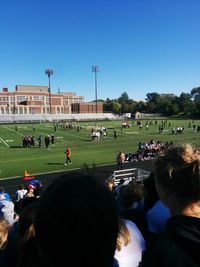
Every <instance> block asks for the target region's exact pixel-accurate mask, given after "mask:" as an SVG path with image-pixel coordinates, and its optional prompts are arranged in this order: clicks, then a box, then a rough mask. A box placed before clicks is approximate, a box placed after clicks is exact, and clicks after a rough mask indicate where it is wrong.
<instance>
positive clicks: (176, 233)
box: [140, 216, 200, 267]
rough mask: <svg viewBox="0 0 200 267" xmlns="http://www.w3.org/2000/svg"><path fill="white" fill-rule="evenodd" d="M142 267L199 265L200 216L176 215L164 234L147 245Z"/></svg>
mask: <svg viewBox="0 0 200 267" xmlns="http://www.w3.org/2000/svg"><path fill="white" fill-rule="evenodd" d="M140 266H142V267H199V266H200V218H196V217H189V216H174V217H171V218H170V219H168V221H167V224H166V230H165V232H164V234H162V235H159V236H157V237H156V238H155V239H154V240H152V242H150V243H149V244H148V245H147V248H146V250H145V251H144V253H143V257H142V262H141V264H140Z"/></svg>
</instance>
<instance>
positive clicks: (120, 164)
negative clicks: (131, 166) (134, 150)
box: [117, 150, 125, 170]
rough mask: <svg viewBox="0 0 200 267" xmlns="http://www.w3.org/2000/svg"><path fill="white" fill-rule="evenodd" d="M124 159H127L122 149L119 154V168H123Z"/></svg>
mask: <svg viewBox="0 0 200 267" xmlns="http://www.w3.org/2000/svg"><path fill="white" fill-rule="evenodd" d="M124 161H125V154H124V153H123V152H122V150H120V151H119V154H118V155H117V169H118V170H123V168H124Z"/></svg>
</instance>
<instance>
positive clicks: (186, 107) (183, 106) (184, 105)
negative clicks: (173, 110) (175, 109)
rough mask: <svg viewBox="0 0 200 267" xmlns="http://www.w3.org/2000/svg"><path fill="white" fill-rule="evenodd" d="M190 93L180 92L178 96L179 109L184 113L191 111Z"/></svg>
mask: <svg viewBox="0 0 200 267" xmlns="http://www.w3.org/2000/svg"><path fill="white" fill-rule="evenodd" d="M191 98H192V97H191V94H189V93H181V94H180V96H179V98H178V106H179V111H180V112H184V113H191V112H192V111H193V109H194V108H193V102H192V100H191Z"/></svg>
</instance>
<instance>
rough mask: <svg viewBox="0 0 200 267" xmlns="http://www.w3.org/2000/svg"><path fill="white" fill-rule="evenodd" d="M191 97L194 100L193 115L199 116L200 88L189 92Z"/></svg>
mask: <svg viewBox="0 0 200 267" xmlns="http://www.w3.org/2000/svg"><path fill="white" fill-rule="evenodd" d="M191 97H192V98H193V100H194V113H195V114H198V115H200V87H195V88H193V89H192V90H191Z"/></svg>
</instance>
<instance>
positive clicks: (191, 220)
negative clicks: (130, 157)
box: [140, 144, 200, 267]
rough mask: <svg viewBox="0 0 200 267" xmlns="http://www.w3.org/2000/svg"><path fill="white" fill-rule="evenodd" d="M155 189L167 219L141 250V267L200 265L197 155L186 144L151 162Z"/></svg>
mask: <svg viewBox="0 0 200 267" xmlns="http://www.w3.org/2000/svg"><path fill="white" fill-rule="evenodd" d="M155 182H156V189H157V192H158V194H159V197H160V199H161V201H162V202H163V203H164V204H165V205H166V207H168V208H169V210H170V212H171V215H172V216H171V218H169V219H168V220H167V222H166V228H165V230H164V233H163V234H160V235H158V236H157V237H156V238H155V239H153V240H152V242H150V243H149V244H148V246H147V248H146V250H145V251H144V255H143V260H142V263H141V265H140V266H142V267H151V266H153V267H168V266H170V267H179V266H180V267H188V266H190V267H197V266H200V257H199V251H200V153H199V151H198V150H197V149H195V148H193V147H192V146H191V145H189V144H185V145H181V146H177V147H173V148H170V149H168V150H167V151H166V153H165V154H164V155H160V156H158V158H157V160H156V161H155Z"/></svg>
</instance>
